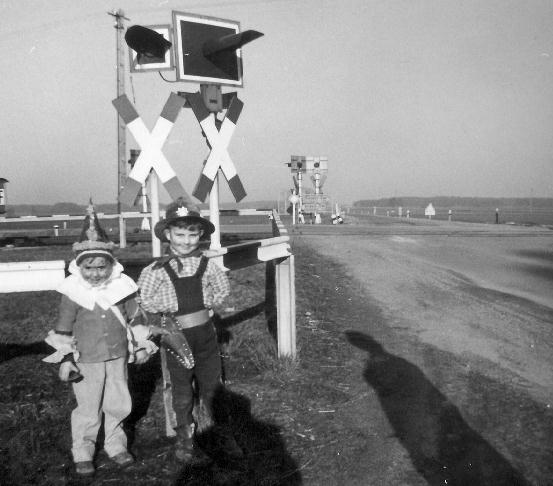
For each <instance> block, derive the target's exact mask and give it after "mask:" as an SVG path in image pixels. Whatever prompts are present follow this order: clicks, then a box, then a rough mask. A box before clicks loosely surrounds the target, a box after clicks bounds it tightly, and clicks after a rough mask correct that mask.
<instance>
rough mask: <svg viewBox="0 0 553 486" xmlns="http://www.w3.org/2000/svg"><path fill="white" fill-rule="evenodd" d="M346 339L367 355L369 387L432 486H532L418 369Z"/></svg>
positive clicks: (370, 344) (352, 336)
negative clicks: (373, 391)
mask: <svg viewBox="0 0 553 486" xmlns="http://www.w3.org/2000/svg"><path fill="white" fill-rule="evenodd" d="M345 335H346V338H347V340H348V341H349V342H350V343H351V344H352V345H353V346H355V347H357V348H359V349H361V350H363V351H366V352H367V353H368V359H367V363H366V366H365V369H364V372H363V376H364V378H365V381H366V382H367V383H368V384H369V385H370V386H372V387H373V388H374V390H375V391H376V393H377V394H378V398H379V400H380V403H381V405H382V408H383V410H384V412H385V413H386V416H387V417H388V420H389V422H390V424H391V426H392V427H393V429H394V432H395V436H397V438H398V439H399V440H400V441H401V443H402V444H403V446H404V447H405V449H406V450H407V452H408V453H409V455H410V457H411V460H412V463H413V465H414V466H415V468H416V469H417V470H418V472H419V473H420V474H421V475H422V476H423V477H424V478H425V479H426V480H427V481H428V483H429V484H430V485H444V484H448V485H473V486H476V485H490V486H506V485H513V486H515V485H516V486H522V485H528V484H529V483H528V482H526V480H525V479H524V477H523V476H522V475H521V474H520V472H518V471H517V470H516V469H515V468H513V467H512V466H511V465H510V464H509V462H508V461H507V460H506V459H505V457H503V456H502V455H501V454H500V453H498V452H497V451H496V450H495V449H494V448H493V447H492V446H491V445H490V444H489V443H488V442H486V440H484V439H483V438H482V437H481V436H480V435H479V434H478V433H477V432H476V431H474V430H473V429H472V428H471V427H470V426H469V425H468V424H467V423H466V422H465V421H464V420H463V417H462V416H461V414H460V412H459V410H458V409H457V407H455V405H454V404H453V403H451V402H450V401H449V400H448V398H447V397H446V396H445V395H443V394H442V393H441V392H440V391H439V390H438V389H437V388H436V387H435V386H434V385H432V383H431V382H430V381H429V380H428V379H427V378H426V376H425V375H424V373H423V372H422V371H421V370H420V369H419V368H418V367H416V366H415V365H413V364H412V363H410V362H409V361H407V360H405V359H403V358H400V357H398V356H394V355H393V354H390V353H388V352H387V351H386V350H385V349H384V348H383V347H382V346H381V345H380V344H379V343H378V342H377V341H375V340H374V339H373V338H371V337H370V336H368V335H366V334H363V333H360V332H357V331H346V332H345Z"/></svg>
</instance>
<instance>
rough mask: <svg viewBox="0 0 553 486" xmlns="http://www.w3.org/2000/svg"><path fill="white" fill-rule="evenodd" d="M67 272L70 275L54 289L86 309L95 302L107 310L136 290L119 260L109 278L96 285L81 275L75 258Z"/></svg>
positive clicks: (91, 307)
mask: <svg viewBox="0 0 553 486" xmlns="http://www.w3.org/2000/svg"><path fill="white" fill-rule="evenodd" d="M69 273H70V274H71V275H69V276H68V277H67V278H66V279H64V280H63V282H62V283H61V284H60V285H59V286H58V288H57V289H56V290H57V291H58V292H60V293H61V294H63V295H66V296H67V297H69V298H70V299H71V300H72V301H73V302H75V303H77V304H79V305H80V306H82V307H84V308H86V309H88V310H92V309H94V306H95V305H96V304H98V305H99V306H100V307H101V308H102V309H104V310H107V309H109V308H110V307H111V306H112V305H115V304H116V303H117V302H119V301H121V300H123V299H124V298H125V297H127V296H129V295H131V294H134V293H135V292H136V291H137V290H138V286H137V285H136V283H135V282H134V280H133V279H132V278H130V277H129V276H128V275H125V274H124V273H123V266H122V265H121V264H120V263H119V262H115V263H114V265H113V271H112V273H111V276H110V278H109V279H108V280H106V281H105V282H104V283H103V284H102V285H99V286H97V287H94V286H92V285H90V284H89V283H88V282H87V281H86V280H85V279H84V278H83V277H82V275H81V272H80V269H79V267H78V265H77V263H76V262H75V260H72V261H71V263H70V264H69Z"/></svg>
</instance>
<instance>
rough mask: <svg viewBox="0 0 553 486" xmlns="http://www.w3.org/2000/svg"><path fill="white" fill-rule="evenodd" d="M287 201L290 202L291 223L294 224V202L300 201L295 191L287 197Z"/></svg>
mask: <svg viewBox="0 0 553 486" xmlns="http://www.w3.org/2000/svg"><path fill="white" fill-rule="evenodd" d="M288 201H290V203H291V204H292V225H294V226H295V225H296V204H298V203H299V202H300V198H299V196H298V195H297V194H296V191H294V193H293V194H292V195H291V196H290V197H289V198H288Z"/></svg>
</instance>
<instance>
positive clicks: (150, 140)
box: [112, 93, 190, 206]
mask: <svg viewBox="0 0 553 486" xmlns="http://www.w3.org/2000/svg"><path fill="white" fill-rule="evenodd" d="M112 103H113V105H114V106H115V109H116V110H117V112H118V113H119V116H120V117H121V118H122V119H123V121H124V122H125V124H126V125H127V127H128V129H129V131H130V132H131V133H132V135H133V137H134V139H135V140H136V142H137V143H138V144H139V145H140V148H141V152H140V155H139V156H138V158H137V159H136V162H135V164H134V167H133V169H132V170H131V172H130V173H129V176H128V177H127V179H126V181H125V184H124V187H123V190H122V191H121V194H120V195H119V201H120V202H122V203H125V204H128V205H129V206H132V205H133V203H134V201H135V198H136V195H137V194H138V192H139V191H140V188H141V187H142V184H144V183H145V181H146V178H147V177H148V174H149V173H150V170H151V169H154V170H155V171H156V173H157V175H158V176H159V179H160V181H161V182H162V183H163V185H164V186H165V189H167V192H168V193H169V195H170V196H171V197H172V198H173V199H177V198H178V197H179V196H184V197H185V198H186V199H190V196H188V194H187V193H186V191H185V190H184V187H183V186H182V184H181V183H180V181H179V180H178V178H177V175H176V173H175V171H174V170H173V168H172V167H171V165H170V164H169V162H168V160H167V159H166V158H165V155H163V152H162V151H161V148H162V147H163V144H164V143H165V141H166V140H167V137H168V136H169V132H170V131H171V129H172V128H173V125H174V124H175V120H176V119H177V116H178V115H179V113H180V110H181V108H182V107H183V105H184V99H183V98H181V97H180V96H179V95H177V94H176V93H171V95H170V96H169V99H168V100H167V102H166V103H165V106H164V107H163V110H162V112H161V115H160V117H159V118H158V120H157V122H156V124H155V126H154V129H153V130H152V131H151V132H150V131H149V130H148V128H147V127H146V125H145V124H144V122H143V121H142V119H141V118H140V116H139V115H138V113H137V111H136V109H135V108H134V106H133V105H132V103H131V102H130V101H129V99H128V98H127V96H126V95H122V96H119V97H118V98H116V99H114V100H113V101H112Z"/></svg>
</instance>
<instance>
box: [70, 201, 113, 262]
mask: <svg viewBox="0 0 553 486" xmlns="http://www.w3.org/2000/svg"><path fill="white" fill-rule="evenodd" d="M114 248H115V243H113V241H110V239H109V237H108V235H107V234H106V232H105V231H104V229H103V228H102V227H101V226H100V221H98V216H97V215H96V211H95V210H94V205H93V204H92V200H90V203H89V204H88V207H87V208H86V216H85V218H84V222H83V229H82V231H81V236H80V237H79V241H77V242H75V243H73V251H74V252H75V262H76V263H77V265H78V264H79V263H80V262H81V261H82V260H83V258H89V257H105V258H108V259H110V260H111V261H112V262H113V261H115V257H114V256H113V249H114Z"/></svg>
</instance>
